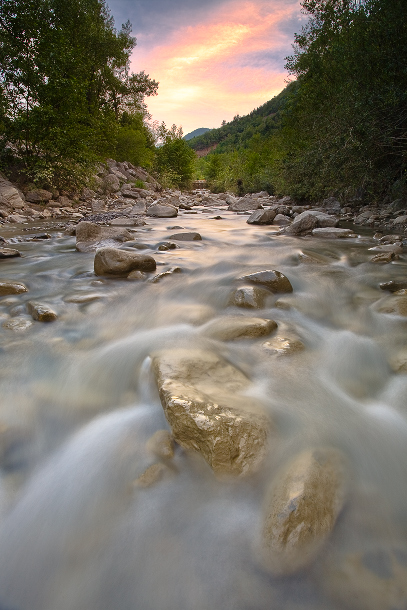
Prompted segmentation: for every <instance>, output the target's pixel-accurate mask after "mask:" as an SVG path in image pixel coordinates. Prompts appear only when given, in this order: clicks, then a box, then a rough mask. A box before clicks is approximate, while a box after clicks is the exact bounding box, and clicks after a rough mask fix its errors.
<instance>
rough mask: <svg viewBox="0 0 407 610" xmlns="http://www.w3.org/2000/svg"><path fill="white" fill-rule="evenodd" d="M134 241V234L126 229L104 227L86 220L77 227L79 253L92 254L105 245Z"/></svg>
mask: <svg viewBox="0 0 407 610" xmlns="http://www.w3.org/2000/svg"><path fill="white" fill-rule="evenodd" d="M132 239H133V236H132V234H131V233H130V232H129V231H127V230H126V229H120V228H116V227H103V226H101V225H98V224H96V223H93V222H89V221H86V220H84V221H82V222H80V223H78V224H77V225H76V249H77V250H79V252H91V251H92V250H96V249H97V248H99V247H101V246H103V245H110V244H112V243H114V242H119V243H123V242H126V241H130V240H132Z"/></svg>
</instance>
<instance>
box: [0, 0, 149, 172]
mask: <svg viewBox="0 0 407 610" xmlns="http://www.w3.org/2000/svg"><path fill="white" fill-rule="evenodd" d="M130 31H131V25H130V23H126V24H125V25H123V26H122V28H121V30H120V31H116V30H115V28H114V24H113V20H112V18H111V16H110V14H109V12H108V9H107V7H106V4H105V2H104V0H7V2H1V3H0V91H1V95H0V125H1V127H2V137H3V141H7V142H10V143H12V145H13V149H14V151H15V155H16V156H17V157H19V158H20V159H22V160H23V162H24V165H25V168H26V172H27V174H28V175H29V176H30V177H32V178H34V179H36V180H37V181H40V180H41V178H40V177H41V175H42V174H43V173H44V171H45V173H46V174H47V176H49V178H48V179H52V180H53V181H55V180H62V182H63V181H64V180H65V178H66V179H68V178H69V176H70V174H71V173H72V167H74V166H75V164H76V165H77V167H78V175H80V174H81V172H82V171H83V170H84V168H85V167H89V166H90V165H92V164H93V163H94V162H95V161H97V160H98V159H101V158H103V157H104V156H106V155H107V154H109V153H110V152H111V151H112V150H114V149H115V147H116V146H119V148H120V147H122V148H123V147H124V148H125V147H126V146H127V148H129V146H130V145H131V144H130V142H129V139H130V140H131V139H132V138H133V146H137V147H141V148H143V146H144V148H145V147H146V146H147V143H148V142H147V140H148V139H147V138H146V140H145V141H144V140H143V137H142V136H140V137H138V138H137V137H136V136H135V135H134V133H133V134H130V129H129V127H128V126H127V128H126V127H124V126H123V125H121V124H120V117H121V116H122V114H123V113H124V112H127V113H140V112H143V111H144V107H143V98H144V96H145V95H153V94H154V93H155V92H156V89H157V86H158V83H156V82H155V81H153V80H151V79H149V77H148V76H147V75H146V74H145V73H144V72H141V73H139V74H130V73H129V57H130V53H131V51H132V50H133V48H134V46H135V43H136V41H135V39H134V38H132V37H131V35H130ZM126 129H127V131H126ZM133 131H135V130H134V128H133ZM126 142H127V144H126ZM143 154H144V153H143ZM143 154H141V157H142V158H144V157H143ZM144 156H145V155H144ZM44 167H46V168H48V169H47V170H44ZM64 167H65V168H66V171H65V170H64ZM52 168H55V169H54V170H53V169H52ZM50 172H51V173H52V176H51V174H50Z"/></svg>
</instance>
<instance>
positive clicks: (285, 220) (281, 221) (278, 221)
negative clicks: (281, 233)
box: [273, 214, 291, 227]
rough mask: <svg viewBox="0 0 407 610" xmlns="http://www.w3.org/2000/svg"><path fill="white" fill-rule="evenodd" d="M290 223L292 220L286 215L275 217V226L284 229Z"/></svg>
mask: <svg viewBox="0 0 407 610" xmlns="http://www.w3.org/2000/svg"><path fill="white" fill-rule="evenodd" d="M290 222H291V219H290V218H289V217H288V216H285V214H276V216H275V217H274V221H273V224H274V225H278V226H280V227H284V226H285V225H289V224H290Z"/></svg>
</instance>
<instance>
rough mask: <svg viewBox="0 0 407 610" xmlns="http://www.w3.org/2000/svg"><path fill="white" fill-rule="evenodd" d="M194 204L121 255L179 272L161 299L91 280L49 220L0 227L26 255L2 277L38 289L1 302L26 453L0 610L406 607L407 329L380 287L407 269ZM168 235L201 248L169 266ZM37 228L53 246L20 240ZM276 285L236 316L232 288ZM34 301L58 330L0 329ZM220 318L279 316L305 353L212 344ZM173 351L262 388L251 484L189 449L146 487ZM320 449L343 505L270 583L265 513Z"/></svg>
mask: <svg viewBox="0 0 407 610" xmlns="http://www.w3.org/2000/svg"><path fill="white" fill-rule="evenodd" d="M194 209H195V210H196V211H197V214H190V213H188V212H184V213H180V215H179V216H178V218H176V219H158V218H157V219H153V220H151V222H150V221H149V222H150V224H149V225H147V226H145V227H140V228H137V230H136V232H135V234H134V236H135V239H134V242H128V243H126V244H125V246H124V247H125V249H132V248H137V249H138V250H140V252H143V253H145V254H151V255H152V256H153V257H154V258H155V260H156V261H157V272H160V271H165V270H166V269H167V268H168V267H170V266H174V265H176V266H179V267H181V269H182V272H181V273H176V274H173V275H169V276H167V277H163V278H162V279H161V281H159V282H157V283H151V282H149V281H148V280H147V281H131V280H126V279H107V278H101V277H96V276H95V275H94V273H93V260H94V253H79V252H77V251H76V250H75V238H74V237H70V236H68V235H66V234H65V233H64V232H63V231H62V230H61V229H58V227H57V226H55V225H54V226H53V225H52V224H50V223H48V224H38V223H37V224H36V225H31V226H30V225H24V231H23V230H22V229H23V227H22V225H19V226H13V227H11V226H10V227H9V228H7V229H5V228H4V227H3V228H2V231H1V233H2V235H3V237H5V238H7V239H8V240H9V242H10V244H13V243H14V244H15V245H14V246H11V247H17V248H18V249H19V250H20V252H21V253H22V258H15V259H9V260H3V261H0V279H2V280H16V281H21V282H24V283H25V285H26V286H27V288H28V292H27V293H24V294H21V295H10V296H3V297H0V365H1V366H0V422H1V425H2V426H3V427H9V428H12V429H15V430H16V434H17V435H19V438H20V437H21V439H20V440H18V442H16V443H15V447H14V448H13V451H12V452H11V455H8V456H7V462H6V463H5V464H4V465H3V468H2V470H1V475H0V608H1V610H85V609H86V610H210V609H212V608H213V609H214V608H218V609H222V610H345V609H348V608H353V607H355V608H361V609H364V608H366V610H375V608H376V606H375V605H374V604H373V602H372V600H371V598H370V597H369V596H370V593H369V591H372V590H374V591H375V592H376V593H375V595H377V596H378V597H376V599H379V602H378V603H379V605H378V606H377V608H378V610H387V609H388V610H396V609H397V610H403V609H404V610H405V609H406V608H407V591H403V590H402V589H403V586H404V585H403V584H402V583H403V582H404V583H405V582H406V581H407V567H406V566H407V561H406V558H407V484H406V483H407V451H406V446H407V403H406V395H407V375H406V370H407V369H406V368H405V369H404V372H403V370H401V371H400V370H398V369H399V368H400V364H399V363H400V362H401V361H402V359H403V357H404V365H405V362H406V361H407V355H406V352H405V349H406V347H405V346H406V338H407V318H406V317H405V316H403V315H399V314H398V313H397V312H396V313H392V312H391V307H390V309H389V308H388V307H387V305H388V303H389V302H390V301H391V299H394V298H396V297H394V295H390V293H388V292H385V291H383V290H381V289H380V287H379V284H380V283H381V282H387V281H389V280H400V279H403V280H405V279H406V278H407V273H406V270H407V258H406V256H405V255H401V256H400V258H399V260H397V261H394V262H392V263H391V264H385V265H377V264H373V263H371V262H369V260H370V259H371V257H372V252H370V251H369V248H372V247H373V246H374V245H375V244H376V242H375V241H374V240H373V234H372V233H370V232H369V231H368V230H366V231H365V234H364V235H359V236H358V237H357V238H348V239H337V240H334V239H322V238H315V237H311V236H307V237H290V236H287V235H278V227H275V226H253V225H248V224H246V219H247V216H246V215H244V214H236V213H234V212H229V211H227V210H224V209H221V210H216V209H208V208H203V207H201V208H199V207H197V208H194ZM219 214H220V215H221V217H222V218H221V219H216V218H215V216H217V215H219ZM174 227H183V228H184V229H185V230H189V231H198V232H199V233H200V234H201V235H202V241H194V242H192V241H191V242H182V243H179V246H180V247H178V248H177V249H174V250H168V251H158V250H157V244H159V243H160V242H162V241H163V240H165V239H168V236H169V235H170V234H171V233H174V232H175V231H176V230H178V229H176V230H175V229H174ZM26 229H28V230H26ZM44 230H46V231H47V232H49V233H50V234H51V239H48V240H42V241H24V239H25V236H29V235H30V234H31V233H38V231H44ZM359 231H360V229H359ZM266 269H276V270H278V271H280V272H282V273H284V274H285V275H286V276H287V277H288V279H289V280H290V282H291V284H292V286H293V292H292V293H290V294H278V295H273V294H271V293H270V296H269V297H267V300H266V302H265V304H264V307H263V308H262V309H258V310H247V309H242V308H237V307H234V306H230V305H228V302H229V295H230V293H231V291H232V290H233V289H234V288H236V287H237V286H239V282H238V281H237V279H238V278H239V277H241V276H243V275H246V274H248V273H252V272H256V271H262V270H266ZM402 298H403V297H402ZM405 298H407V297H405ZM30 299H34V300H37V301H41V302H44V303H46V304H48V305H49V306H50V307H52V309H54V311H56V312H57V314H58V319H57V320H56V321H55V322H52V323H48V324H46V323H40V322H34V323H33V324H32V325H31V326H30V327H28V328H27V329H26V330H20V331H18V330H11V329H9V328H6V327H2V326H1V323H2V322H4V321H7V320H8V319H9V318H10V316H11V317H16V316H20V317H22V318H24V319H25V318H27V319H28V317H29V316H27V314H26V313H25V307H24V303H25V302H26V301H28V300H30ZM389 300H390V301H389ZM389 311H390V313H389ZM229 314H233V315H243V316H245V315H250V316H253V315H256V316H260V317H262V318H268V319H272V320H275V321H276V322H277V324H278V328H277V330H276V331H275V333H274V335H279V336H281V337H282V338H288V339H290V338H291V339H292V340H293V341H296V342H297V345H298V344H303V346H304V347H303V349H301V350H300V349H298V350H293V351H292V352H291V353H290V352H289V351H288V352H287V353H282V354H281V353H280V354H279V353H276V352H273V351H272V350H270V349H268V348H267V341H270V340H271V339H272V338H273V335H272V336H271V338H255V339H247V338H246V339H240V340H235V341H226V342H220V341H216V340H213V339H208V338H204V337H203V336H202V334H201V332H200V328H201V326H202V325H203V324H205V323H206V322H208V320H210V319H212V318H214V317H216V316H219V315H229ZM265 343H266V345H264V344H265ZM178 346H181V347H205V348H209V349H212V350H214V351H215V352H216V353H218V354H221V355H222V356H223V357H224V358H226V359H227V360H228V361H229V362H231V363H232V364H233V365H234V366H235V367H237V368H238V369H240V370H241V371H243V372H244V373H245V374H246V375H247V376H248V377H249V378H250V380H251V381H252V384H253V385H252V386H251V387H252V389H251V394H252V395H253V396H255V397H256V398H258V399H259V400H260V401H261V402H262V403H263V405H264V407H265V409H266V410H267V411H268V413H269V414H270V417H271V419H272V421H273V424H274V426H275V431H276V433H275V435H274V436H273V438H272V441H271V446H270V451H269V453H268V454H267V457H266V458H265V460H264V462H263V464H262V466H261V468H260V470H259V471H258V472H257V473H255V474H253V475H252V476H250V477H246V478H239V479H228V478H216V477H215V476H214V474H213V472H212V470H211V469H210V468H209V466H208V465H207V464H206V463H205V462H204V461H203V460H202V459H201V458H200V457H199V456H197V455H194V454H193V453H188V452H186V451H184V450H183V449H181V448H180V447H177V448H176V450H175V456H174V458H173V460H172V461H171V466H170V468H169V470H171V473H170V475H169V476H166V477H164V479H163V480H161V481H158V482H157V483H156V484H155V485H152V486H151V487H145V488H143V487H140V486H136V485H134V481H135V479H137V478H138V477H139V476H140V475H141V474H142V473H143V472H144V471H145V470H146V468H147V467H148V466H149V465H151V464H152V463H153V462H154V458H153V457H152V455H151V453H149V452H148V451H147V450H146V442H147V440H148V439H149V438H150V437H151V435H152V434H154V432H156V431H157V430H160V429H169V426H168V424H167V422H166V420H165V417H164V413H163V409H162V406H161V403H160V399H159V395H158V391H157V388H156V384H155V381H154V378H153V375H152V371H151V366H150V364H151V359H150V355H151V354H152V352H154V350H157V349H161V348H173V347H178ZM318 446H331V447H334V448H337V449H339V450H341V451H342V452H343V453H344V454H345V455H346V458H347V460H348V463H349V464H350V475H351V476H350V479H351V480H350V486H349V492H348V496H347V500H346V503H345V506H344V508H343V510H342V512H341V514H340V516H339V518H338V520H337V522H336V524H335V527H334V529H333V531H332V533H331V535H330V536H329V538H328V540H327V542H326V544H325V545H324V547H323V549H322V550H321V551H320V553H319V554H318V556H317V558H316V560H315V561H312V562H311V563H310V565H309V566H307V568H306V569H304V570H302V571H300V572H299V573H296V574H294V575H290V576H286V577H281V576H275V575H273V574H272V573H269V572H268V570H267V569H266V567H265V566H264V565H263V564H262V562H261V559H260V554H259V551H258V548H259V538H260V536H261V527H262V519H263V514H264V498H265V496H266V492H267V489H268V487H269V485H270V483H271V482H272V480H273V477H274V476H275V474H276V472H277V471H278V470H279V469H280V468H281V466H282V465H284V464H285V463H286V462H287V461H288V460H290V459H291V458H292V457H294V456H295V455H297V454H298V453H299V452H300V451H302V450H304V449H308V448H313V447H318ZM394 549H396V550H394ZM392 553H393V554H392ZM394 553H395V554H396V555H394ZM396 556H397V558H398V561H399V563H397V566H396V564H395V563H394V562H393V559H392V558H393V557H396ZM355 557H356V558H358V557H362V559H361V562H360V563H358V564H357V566H356V564H355V563H352V561H353V560H354V559H352V558H355ZM347 562H350V563H347ZM392 562H393V563H392ZM349 566H353V568H352V567H349ZM355 566H356V567H355ZM403 570H404V572H403ZM341 575H342V576H343V580H341V578H342V576H341ZM397 579H399V580H397ZM338 583H339V584H338ZM383 583H384V585H383ZM400 583H401V584H400ZM376 588H377V589H376ZM377 591H378V593H377ZM400 591H401V593H400ZM347 595H349V597H347ZM380 596H381V597H380Z"/></svg>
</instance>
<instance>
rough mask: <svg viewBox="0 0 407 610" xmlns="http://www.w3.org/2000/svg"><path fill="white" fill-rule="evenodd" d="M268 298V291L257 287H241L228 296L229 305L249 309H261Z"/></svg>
mask: <svg viewBox="0 0 407 610" xmlns="http://www.w3.org/2000/svg"><path fill="white" fill-rule="evenodd" d="M268 296H270V293H269V291H268V290H264V288H258V287H257V286H242V287H241V288H236V290H233V292H232V293H231V294H230V296H229V305H234V306H235V307H247V308H249V309H261V308H262V307H263V306H264V302H265V300H266V298H267V297H268Z"/></svg>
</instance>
